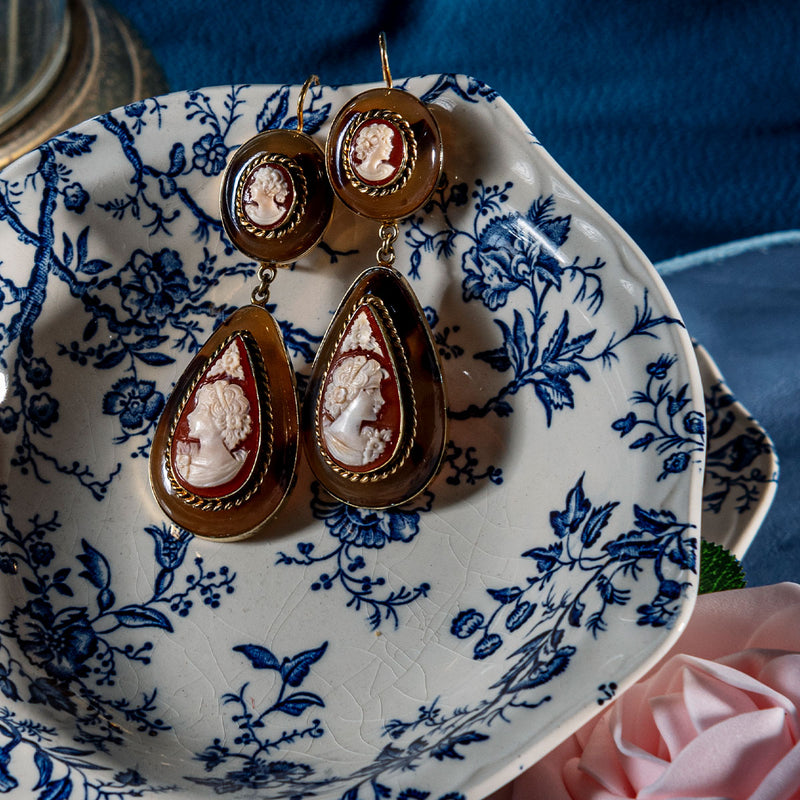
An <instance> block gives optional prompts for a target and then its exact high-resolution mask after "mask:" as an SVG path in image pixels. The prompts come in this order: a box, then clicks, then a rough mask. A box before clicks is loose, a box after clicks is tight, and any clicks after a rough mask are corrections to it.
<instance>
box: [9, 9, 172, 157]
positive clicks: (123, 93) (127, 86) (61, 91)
mask: <svg viewBox="0 0 800 800" xmlns="http://www.w3.org/2000/svg"><path fill="white" fill-rule="evenodd" d="M68 7H69V15H70V22H71V29H70V42H69V54H68V55H67V59H66V61H65V63H64V66H63V68H62V69H61V72H60V73H59V75H58V77H57V78H56V79H55V81H54V82H53V84H52V85H51V87H50V89H49V90H48V91H47V92H46V94H45V95H44V96H43V97H42V99H41V101H40V102H39V103H38V104H37V105H36V106H34V108H33V109H32V110H31V111H30V112H28V113H27V114H26V115H25V116H24V117H22V119H20V120H18V121H17V122H16V123H15V124H14V125H12V127H10V128H9V129H8V130H5V131H3V132H2V133H0V168H2V167H4V166H6V164H9V163H10V162H11V161H13V160H14V159H16V158H18V157H19V156H21V155H22V154H23V153H27V152H28V151H29V150H32V149H33V148H34V147H36V146H37V145H39V144H41V143H42V142H44V141H45V140H47V139H49V138H50V137H51V136H54V135H55V134H57V133H60V132H61V131H63V130H64V129H65V128H69V127H70V126H71V125H74V124H76V123H78V122H81V121H82V120H84V119H88V118H89V117H93V116H95V115H96V114H102V113H103V112H105V111H108V110H109V109H112V108H116V107H117V106H121V105H125V104H126V103H130V102H132V101H134V100H141V99H143V98H145V97H150V96H152V95H155V94H163V93H164V92H166V91H167V84H166V81H165V79H164V76H163V74H162V72H161V69H160V68H159V67H158V65H157V64H156V62H155V60H154V58H153V56H152V55H151V54H150V52H149V51H148V50H147V49H146V48H145V46H144V45H143V43H142V42H141V40H140V39H139V37H138V36H137V35H136V34H135V33H134V32H133V31H132V30H131V28H130V26H129V25H128V23H127V22H126V21H125V20H124V19H123V18H122V17H121V16H120V15H119V14H117V12H116V11H114V10H113V9H112V8H109V7H108V6H106V5H104V4H102V2H98V0H69V4H68Z"/></svg>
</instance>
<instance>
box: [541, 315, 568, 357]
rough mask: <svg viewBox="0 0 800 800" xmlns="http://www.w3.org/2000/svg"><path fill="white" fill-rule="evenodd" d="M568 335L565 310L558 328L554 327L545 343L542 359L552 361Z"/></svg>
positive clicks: (557, 355)
mask: <svg viewBox="0 0 800 800" xmlns="http://www.w3.org/2000/svg"><path fill="white" fill-rule="evenodd" d="M568 335H569V312H568V311H565V312H564V316H563V317H562V318H561V322H560V323H559V326H558V328H556V330H555V332H554V333H553V335H552V336H551V337H550V341H549V342H548V343H547V347H545V349H544V352H543V353H542V361H543V362H547V361H553V360H554V359H556V358H558V357H559V356H560V355H561V350H562V348H563V347H564V342H566V340H567V336H568Z"/></svg>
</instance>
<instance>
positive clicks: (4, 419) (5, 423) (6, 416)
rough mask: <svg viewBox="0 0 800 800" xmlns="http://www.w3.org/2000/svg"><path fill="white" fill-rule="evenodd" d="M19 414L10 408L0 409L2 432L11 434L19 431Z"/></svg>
mask: <svg viewBox="0 0 800 800" xmlns="http://www.w3.org/2000/svg"><path fill="white" fill-rule="evenodd" d="M18 420H19V414H18V413H17V412H16V411H14V409H13V408H11V407H10V406H4V407H3V408H0V431H3V433H11V432H12V431H14V430H16V429H17V421H18Z"/></svg>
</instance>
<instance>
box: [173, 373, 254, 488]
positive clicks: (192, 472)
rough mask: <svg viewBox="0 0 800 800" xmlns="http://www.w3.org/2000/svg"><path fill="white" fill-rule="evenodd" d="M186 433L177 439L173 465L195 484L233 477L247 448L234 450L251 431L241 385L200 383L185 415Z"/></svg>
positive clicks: (218, 483)
mask: <svg viewBox="0 0 800 800" xmlns="http://www.w3.org/2000/svg"><path fill="white" fill-rule="evenodd" d="M186 419H187V421H188V423H189V437H190V438H192V439H195V440H197V441H196V442H189V441H184V442H181V443H179V452H178V455H177V457H176V459H175V467H176V469H177V470H178V473H179V474H180V476H181V477H182V478H183V480H184V481H186V483H188V484H189V485H190V486H194V487H197V488H207V487H213V486H221V485H222V484H224V483H227V482H228V481H230V480H232V479H233V478H235V477H236V475H237V473H238V472H239V470H240V469H241V468H242V465H243V464H244V462H245V459H246V458H247V451H245V450H234V448H235V447H236V446H237V445H238V444H239V443H240V442H242V441H243V440H244V439H245V437H246V436H247V435H248V434H249V433H250V430H251V427H252V425H251V421H250V402H249V401H248V399H247V397H246V396H245V393H244V390H243V389H242V387H241V386H239V385H238V384H235V383H230V382H229V381H227V380H224V379H222V380H217V381H213V382H211V383H207V384H205V385H203V386H201V387H200V388H199V389H198V390H197V393H196V395H195V407H194V409H193V410H192V411H191V412H190V413H189V414H188V416H187V417H186Z"/></svg>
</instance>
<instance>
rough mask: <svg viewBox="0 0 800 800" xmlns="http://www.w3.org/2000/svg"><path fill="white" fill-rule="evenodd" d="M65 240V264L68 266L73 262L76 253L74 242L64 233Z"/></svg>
mask: <svg viewBox="0 0 800 800" xmlns="http://www.w3.org/2000/svg"><path fill="white" fill-rule="evenodd" d="M63 240H64V257H63V261H64V266H65V267H68V266H69V265H70V264H71V263H72V256H73V255H74V248H73V247H72V242H71V241H70V238H69V236H67V234H66V233H65V234H63Z"/></svg>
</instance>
